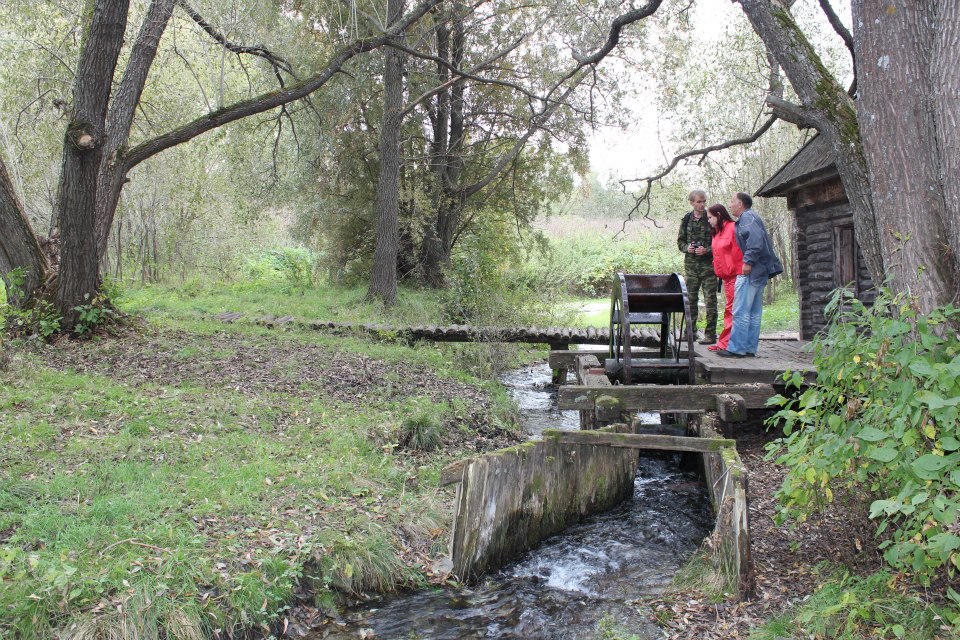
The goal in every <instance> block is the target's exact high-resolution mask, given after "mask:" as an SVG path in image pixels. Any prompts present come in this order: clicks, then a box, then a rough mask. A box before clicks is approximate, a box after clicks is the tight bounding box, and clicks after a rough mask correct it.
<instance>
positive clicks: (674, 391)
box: [557, 384, 777, 412]
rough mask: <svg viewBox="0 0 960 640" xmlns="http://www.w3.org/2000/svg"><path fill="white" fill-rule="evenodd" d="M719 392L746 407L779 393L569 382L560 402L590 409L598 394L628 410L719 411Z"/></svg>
mask: <svg viewBox="0 0 960 640" xmlns="http://www.w3.org/2000/svg"><path fill="white" fill-rule="evenodd" d="M718 394H736V395H738V396H741V397H742V398H743V400H744V402H745V404H746V408H748V409H763V408H765V407H766V405H767V400H768V399H769V398H772V397H773V396H775V395H777V392H776V391H775V390H774V388H773V385H769V384H699V385H694V386H688V385H657V384H636V385H618V386H610V387H593V386H585V385H567V386H563V387H560V393H559V394H558V396H557V405H558V406H559V408H560V409H563V410H567V409H579V410H581V411H590V410H593V408H594V404H595V402H596V399H597V398H598V397H600V396H610V397H612V398H616V399H617V400H619V401H620V403H621V405H622V407H623V408H624V409H625V410H627V411H641V412H647V411H650V412H653V411H716V410H717V399H716V396H717V395H718Z"/></svg>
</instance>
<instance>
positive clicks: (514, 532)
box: [450, 424, 637, 581]
mask: <svg viewBox="0 0 960 640" xmlns="http://www.w3.org/2000/svg"><path fill="white" fill-rule="evenodd" d="M610 429H611V430H616V431H618V432H631V431H630V428H629V427H628V426H627V425H622V424H621V425H614V426H613V427H610ZM636 473H637V452H636V451H635V450H632V449H617V448H613V447H595V446H590V445H569V444H561V443H559V442H558V441H557V438H556V437H553V436H547V437H545V438H544V439H543V440H539V441H535V442H527V443H524V444H521V445H518V446H516V447H511V448H509V449H504V450H501V451H497V452H495V453H492V454H488V455H485V456H483V457H478V458H473V459H471V460H469V461H467V462H466V463H465V464H464V465H463V470H462V476H461V478H460V483H459V485H458V488H457V499H456V505H457V509H456V519H455V521H454V524H453V529H452V532H451V536H450V559H451V561H452V564H453V569H452V572H453V574H454V575H455V576H457V577H458V578H459V579H461V580H464V581H471V580H475V579H476V578H478V577H480V576H481V575H483V574H485V573H488V572H490V571H494V570H496V569H498V568H500V567H501V566H502V565H504V564H506V563H507V562H509V561H510V560H512V559H513V558H515V557H516V556H517V555H519V554H521V553H523V552H524V551H527V550H529V549H532V548H534V547H536V546H537V545H538V544H539V543H540V542H541V541H542V540H544V539H546V538H548V537H550V536H552V535H555V534H557V533H560V532H561V531H563V530H564V529H566V528H567V527H569V526H571V525H574V524H576V523H578V522H580V521H581V520H582V519H583V518H585V517H586V516H589V515H593V514H596V513H602V512H604V511H607V510H608V509H610V508H612V507H614V506H615V505H617V504H619V503H620V502H622V501H623V500H625V499H627V498H629V497H630V496H631V495H633V482H634V477H635V476H636Z"/></svg>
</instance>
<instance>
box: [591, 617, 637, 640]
mask: <svg viewBox="0 0 960 640" xmlns="http://www.w3.org/2000/svg"><path fill="white" fill-rule="evenodd" d="M595 638H596V639H597V640H641V639H640V636H638V635H636V634H634V633H630V631H629V630H628V629H627V628H626V627H624V625H622V624H620V623H618V622H617V620H616V619H615V618H614V617H613V616H611V615H609V614H608V615H605V616H603V617H602V618H600V622H599V624H597V635H596V636H595Z"/></svg>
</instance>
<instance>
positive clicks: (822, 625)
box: [750, 571, 939, 640]
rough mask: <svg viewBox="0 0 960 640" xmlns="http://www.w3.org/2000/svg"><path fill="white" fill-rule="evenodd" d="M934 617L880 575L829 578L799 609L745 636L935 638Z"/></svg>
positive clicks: (769, 639)
mask: <svg viewBox="0 0 960 640" xmlns="http://www.w3.org/2000/svg"><path fill="white" fill-rule="evenodd" d="M938 626H939V625H938V624H937V621H936V619H935V613H934V611H932V610H931V609H930V608H929V607H927V606H926V605H924V603H922V602H920V601H919V600H918V599H917V598H916V597H915V596H912V595H908V594H905V593H902V592H901V591H899V590H898V589H897V587H896V578H895V577H894V576H892V575H891V574H890V573H889V572H887V571H881V572H879V573H876V574H873V575H871V576H868V577H866V578H858V577H852V576H850V575H849V574H846V573H843V574H838V575H835V576H830V577H829V578H828V579H827V581H826V582H825V583H824V584H823V585H822V586H821V587H820V589H819V590H818V591H817V592H816V593H815V594H814V595H813V596H812V597H811V598H810V599H809V600H807V601H806V602H804V603H803V605H801V606H799V607H797V608H796V609H795V610H793V611H790V612H789V613H788V614H787V615H785V616H782V617H780V618H777V619H775V620H772V621H770V622H769V623H767V624H766V625H764V626H763V627H762V628H760V629H757V630H755V631H753V633H751V634H750V640H780V639H781V638H837V639H842V640H858V639H859V638H891V639H892V638H909V639H910V640H921V639H923V638H930V639H932V638H936V637H938V636H937V632H938Z"/></svg>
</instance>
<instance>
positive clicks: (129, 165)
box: [122, 0, 442, 173]
mask: <svg viewBox="0 0 960 640" xmlns="http://www.w3.org/2000/svg"><path fill="white" fill-rule="evenodd" d="M440 2H442V0H424V1H423V2H421V3H420V4H419V5H417V6H416V7H415V8H414V9H413V10H411V11H410V13H408V14H407V15H405V16H404V17H403V19H402V20H400V21H399V22H397V23H396V24H394V25H393V26H391V27H390V29H388V30H387V31H385V32H384V33H382V34H380V35H379V36H376V37H374V38H361V39H357V40H355V41H354V42H353V43H351V44H350V45H349V46H347V47H345V48H343V49H341V50H340V51H339V52H337V53H336V54H335V55H334V56H333V57H332V58H331V59H330V62H328V63H327V66H326V68H325V69H324V70H323V71H321V72H320V73H318V74H316V75H314V76H311V77H309V78H307V79H305V80H302V81H300V82H297V83H296V84H293V85H290V86H288V87H283V88H282V89H278V90H276V91H270V92H267V93H263V94H260V95H259V96H255V97H253V98H249V99H247V100H242V101H240V102H236V103H234V104H231V105H228V106H226V107H224V108H222V109H218V110H217V111H213V112H211V113H208V114H206V115H203V116H200V117H199V118H196V119H195V120H193V121H192V122H188V123H187V124H185V125H183V126H181V127H178V128H176V129H174V130H172V131H168V132H167V133H165V134H162V135H160V136H157V137H155V138H152V139H150V140H147V141H145V142H142V143H140V144H138V145H137V146H136V147H133V148H132V149H130V151H129V152H128V153H127V154H126V155H125V156H124V157H123V159H122V162H123V171H124V173H126V172H128V171H130V170H131V169H133V168H134V167H135V166H137V165H138V164H140V163H141V162H143V161H144V160H146V159H147V158H150V157H152V156H154V155H156V154H158V153H160V152H161V151H165V150H166V149H170V148H171V147H175V146H177V145H180V144H183V143H184V142H188V141H189V140H192V139H193V138H196V137H197V136H199V135H201V134H203V133H206V132H207V131H211V130H213V129H216V128H218V127H221V126H223V125H225V124H229V123H231V122H236V121H237V120H242V119H243V118H247V117H249V116H252V115H256V114H258V113H263V112H264V111H269V110H270V109H274V108H276V107H279V106H281V105H284V104H287V103H288V102H293V101H294V100H300V99H301V98H304V97H306V96H308V95H310V94H311V93H313V92H314V91H316V90H318V89H319V88H320V87H322V86H323V85H325V84H326V83H327V82H328V81H329V80H330V79H331V78H332V77H333V76H334V75H336V74H337V73H339V72H340V70H341V69H342V68H343V65H344V64H346V63H347V62H348V61H349V60H350V59H352V58H354V57H356V56H358V55H360V54H363V53H367V52H369V51H373V50H374V49H378V48H379V47H382V46H383V45H384V44H386V43H387V41H389V40H390V39H391V38H393V37H395V36H396V35H397V34H399V33H401V32H403V31H405V30H406V29H407V28H408V27H409V26H410V25H412V24H413V23H415V22H417V21H418V20H420V18H422V17H423V16H424V15H425V14H426V13H427V12H428V11H430V9H432V8H433V7H435V6H437V5H438V4H439V3H440Z"/></svg>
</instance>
